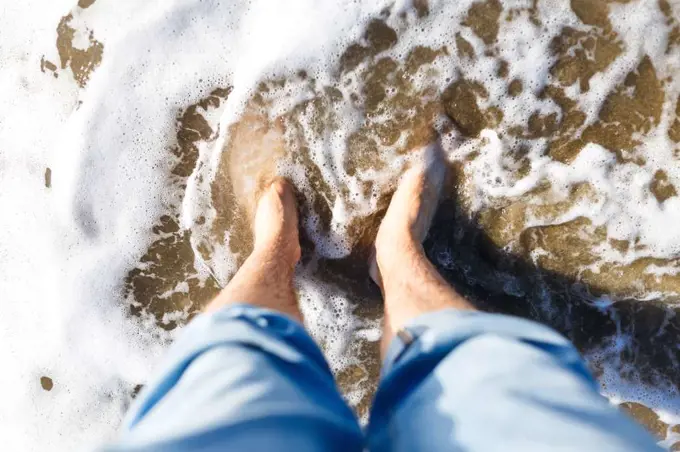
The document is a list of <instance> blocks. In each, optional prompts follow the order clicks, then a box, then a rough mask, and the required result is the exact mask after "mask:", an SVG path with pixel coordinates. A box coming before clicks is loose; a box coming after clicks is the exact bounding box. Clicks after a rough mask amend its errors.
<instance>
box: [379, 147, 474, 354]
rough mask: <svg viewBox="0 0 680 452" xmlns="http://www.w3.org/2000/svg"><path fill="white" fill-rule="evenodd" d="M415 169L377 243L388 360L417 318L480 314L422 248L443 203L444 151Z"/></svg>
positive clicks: (433, 151) (435, 152)
mask: <svg viewBox="0 0 680 452" xmlns="http://www.w3.org/2000/svg"><path fill="white" fill-rule="evenodd" d="M426 152H428V153H429V154H430V155H429V162H427V163H425V164H421V165H419V166H416V167H413V168H411V169H409V170H408V171H407V172H406V174H404V177H403V178H402V181H401V183H400V184H399V187H398V188H397V191H396V192H395V193H394V196H393V197H392V201H391V202H390V206H389V208H388V210H387V213H386V214H385V218H384V220H383V222H382V224H381V225H380V229H379V231H378V236H377V238H376V243H375V247H376V255H375V258H376V261H375V263H374V266H373V269H374V270H373V274H372V276H373V278H374V279H375V280H376V282H377V283H378V284H379V285H380V288H381V290H382V293H383V297H384V300H385V321H384V331H383V340H382V352H383V355H384V354H385V352H386V351H387V346H388V345H389V343H390V342H391V341H392V338H393V337H394V335H395V334H396V333H397V332H398V331H399V330H400V329H401V328H402V327H403V326H404V325H405V324H406V323H408V322H409V321H410V320H411V319H414V318H416V317H418V316H419V315H421V314H425V313H428V312H434V311H439V310H442V309H447V308H457V309H466V310H474V309H475V308H474V306H473V305H472V304H471V303H470V302H469V301H467V300H466V299H465V298H463V297H462V296H461V295H459V294H458V293H457V292H456V291H455V290H454V289H453V288H452V287H451V286H450V285H449V284H448V283H447V282H446V281H445V280H444V279H443V278H442V277H441V276H440V274H439V272H438V271H437V269H436V268H435V267H434V266H433V265H432V263H430V261H429V260H428V259H427V256H426V255H425V252H424V250H423V247H422V244H421V243H422V241H423V240H424V239H425V236H426V235H427V230H428V229H429V227H430V223H431V221H432V217H433V215H434V213H435V211H436V207H437V204H438V200H439V192H440V187H441V184H442V181H443V178H444V173H445V169H444V168H445V165H446V163H445V162H444V161H443V159H442V158H441V156H440V155H438V153H440V152H441V151H440V150H439V149H438V148H435V147H432V148H430V149H428V150H427V151H426Z"/></svg>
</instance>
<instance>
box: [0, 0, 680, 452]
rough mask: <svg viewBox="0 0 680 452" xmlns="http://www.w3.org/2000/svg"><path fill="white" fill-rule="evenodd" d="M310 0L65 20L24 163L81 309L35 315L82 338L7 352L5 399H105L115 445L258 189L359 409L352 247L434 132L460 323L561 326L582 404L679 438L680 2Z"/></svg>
mask: <svg viewBox="0 0 680 452" xmlns="http://www.w3.org/2000/svg"><path fill="white" fill-rule="evenodd" d="M327 3H328V4H327V5H325V4H324V5H320V4H318V3H314V2H306V1H303V0H300V1H298V2H291V4H290V5H288V6H287V7H283V6H280V5H279V6H275V5H272V4H271V2H265V1H262V2H251V3H249V4H245V3H244V4H239V3H238V2H237V3H235V4H234V5H230V6H224V5H218V4H217V3H212V2H192V1H186V2H178V3H177V4H175V5H174V6H167V5H166V6H163V5H161V4H160V3H159V4H155V3H150V4H149V5H147V6H134V5H132V4H131V3H130V4H128V3H124V4H123V6H121V7H119V9H118V10H117V9H116V7H114V6H112V5H111V4H110V3H109V2H107V1H105V0H97V1H92V0H89V1H86V0H81V1H80V2H79V3H78V4H77V5H68V6H64V10H63V12H61V13H60V14H61V15H60V16H59V17H58V18H56V19H57V20H55V21H54V24H53V28H54V30H56V34H54V36H53V37H54V39H52V41H51V42H48V39H47V37H49V36H50V34H49V33H45V36H46V37H45V39H44V40H45V43H44V45H43V43H42V41H40V42H39V44H36V45H35V46H34V47H35V48H37V49H40V50H41V52H42V53H40V54H39V55H37V54H36V55H37V56H36V61H37V62H35V65H34V66H31V68H32V69H31V70H33V71H34V72H36V73H37V74H38V75H39V78H36V79H35V80H33V79H32V78H31V79H30V80H29V85H30V86H33V85H31V84H35V86H38V85H39V86H42V87H43V88H42V89H43V90H52V91H53V92H54V93H57V94H53V95H52V98H51V102H53V103H54V104H55V105H60V108H61V110H60V111H62V114H61V116H60V117H59V121H57V120H55V124H64V127H65V129H64V131H63V132H61V131H60V133H63V135H60V136H62V137H63V138H64V139H65V142H64V144H62V145H60V146H59V147H58V151H59V152H60V154H59V155H58V156H55V154H49V155H46V156H43V157H44V158H42V160H41V158H37V157H36V158H35V159H34V161H33V162H32V163H31V165H34V166H35V167H36V168H38V167H39V170H38V169H36V170H35V172H36V174H38V176H36V177H37V179H36V180H37V182H34V184H35V185H36V187H39V188H40V189H41V190H45V191H46V192H48V193H49V196H53V197H54V198H53V199H54V200H53V201H50V202H53V204H54V205H56V206H57V208H55V212H56V213H55V217H54V218H51V220H50V221H51V222H52V223H57V224H59V225H60V227H61V228H62V229H63V230H72V231H71V232H68V233H66V232H64V236H63V237H62V236H60V238H59V240H58V243H59V246H58V247H56V249H55V251H53V252H52V253H51V256H52V258H51V259H52V260H51V261H49V262H51V263H53V264H54V265H59V264H60V263H61V262H69V263H68V264H64V267H63V275H62V276H63V277H64V278H65V280H66V281H67V282H66V283H64V285H63V287H67V289H68V290H67V291H66V293H67V294H70V295H73V294H80V293H81V292H82V291H83V290H85V293H87V294H89V295H91V296H96V297H99V298H98V300H99V301H98V303H96V306H95V307H94V308H92V312H93V313H92V314H88V315H89V317H85V316H83V315H81V314H79V309H81V308H82V306H89V304H88V302H87V300H86V299H85V295H82V296H81V295H74V296H75V297H76V298H75V300H76V301H74V302H72V303H67V304H65V305H64V306H66V308H65V311H64V312H65V314H62V315H59V316H58V318H54V319H53V320H51V319H50V318H47V319H45V320H44V321H45V322H46V323H47V324H51V323H54V324H57V325H60V326H59V327H58V328H57V327H55V328H57V330H59V334H62V335H63V336H67V337H76V338H83V337H84V333H82V332H81V331H80V330H82V328H80V327H79V325H82V322H85V321H86V320H87V319H90V318H94V319H96V320H95V321H93V322H94V323H92V325H91V326H88V328H87V329H86V330H87V335H88V337H90V338H94V339H93V342H94V343H96V345H93V346H92V347H93V350H90V351H89V352H88V353H83V352H82V350H80V349H79V348H78V347H81V346H80V345H79V346H76V347H75V348H73V345H72V344H73V342H69V341H64V342H63V343H61V342H60V343H59V344H60V345H59V346H58V347H57V346H55V348H54V349H53V350H52V349H51V350H50V351H49V352H46V353H44V354H43V355H44V356H43V355H40V356H37V357H36V358H35V359H36V360H39V359H42V360H43V361H44V362H49V365H47V364H43V363H42V362H40V363H37V364H36V363H32V362H28V363H26V362H22V363H21V364H20V365H21V366H23V368H22V369H24V368H25V369H26V371H25V372H24V373H22V374H21V375H34V374H35V373H36V372H38V374H35V375H36V376H35V378H34V380H35V385H36V388H35V391H33V392H30V391H29V392H28V393H27V394H26V395H25V397H24V400H18V401H17V404H18V406H19V405H21V404H23V405H21V406H28V405H30V408H27V409H25V410H24V411H23V412H26V413H29V415H30V416H33V418H32V419H35V413H40V412H42V411H44V410H47V409H49V410H50V413H55V412H57V411H58V410H59V406H62V405H64V404H67V403H74V404H75V405H76V406H80V405H78V404H79V403H80V404H83V406H87V407H88V408H92V407H94V408H97V409H99V408H101V407H102V406H106V407H109V408H107V410H105V414H102V415H101V416H100V417H99V418H98V419H97V420H96V421H91V422H97V423H98V424H97V425H98V426H100V429H99V430H97V431H101V432H102V433H101V434H100V437H101V438H105V437H106V435H109V434H110V432H112V431H114V430H115V427H116V424H117V422H118V420H119V418H120V414H121V413H122V411H123V410H124V408H125V406H126V404H127V403H129V400H130V398H131V397H132V396H133V394H135V393H136V392H137V391H138V390H139V385H141V384H143V383H144V379H145V378H146V377H147V376H148V374H149V372H150V369H151V368H152V366H151V365H150V364H149V363H153V362H156V361H157V359H158V356H159V355H160V354H161V350H162V349H163V347H165V346H166V345H167V343H169V341H171V340H172V338H173V337H174V335H175V334H176V333H177V332H178V331H179V330H181V326H182V325H184V324H185V323H186V322H187V321H188V320H190V319H191V317H192V316H193V315H195V314H196V313H197V312H199V311H200V309H201V307H202V306H203V305H205V303H207V302H208V301H210V299H211V298H212V297H213V296H214V295H215V294H216V293H217V292H218V291H219V288H220V287H223V286H224V285H225V284H227V283H228V281H229V279H230V277H231V276H232V275H233V274H234V272H235V271H236V270H237V269H238V267H239V265H240V264H241V263H242V262H243V260H244V259H245V258H246V257H247V255H248V253H249V252H250V250H251V247H252V237H251V234H250V231H249V226H248V218H249V216H250V209H252V204H253V202H254V196H255V193H256V192H257V190H258V188H259V185H258V183H259V181H261V180H262V179H266V178H267V177H271V176H273V175H275V174H280V175H284V176H286V177H288V178H290V179H291V180H292V181H293V182H294V184H295V186H296V188H297V190H298V197H299V201H300V210H301V220H302V226H301V227H302V241H303V257H302V261H301V263H300V265H299V267H298V271H297V272H298V294H299V299H300V302H301V304H302V308H303V311H304V313H305V316H306V321H307V324H308V328H309V329H310V331H311V332H312V334H313V336H314V337H315V339H316V340H317V341H318V342H319V343H320V344H321V345H322V347H323V349H324V351H325V353H326V355H327V357H328V358H329V361H330V363H331V366H332V368H333V370H334V371H335V372H336V376H337V380H338V382H339V384H340V386H341V388H342V389H343V392H344V394H345V395H346V397H347V399H348V400H349V401H350V403H351V404H352V405H353V406H354V407H355V409H356V411H357V412H358V413H359V415H361V416H363V417H365V416H366V415H367V412H368V407H369V406H370V400H371V396H372V393H373V391H374V390H375V384H376V381H377V377H378V373H379V358H378V339H379V336H380V320H381V316H382V307H381V300H380V294H379V292H378V290H377V289H376V287H375V286H374V285H373V284H372V283H371V282H370V280H369V278H368V272H367V260H368V257H369V255H370V250H371V244H372V241H373V238H374V236H375V232H376V229H377V226H378V224H379V222H380V218H381V215H382V214H383V213H384V211H385V208H386V206H387V203H388V202H389V198H390V195H391V193H392V191H393V190H394V187H395V184H396V182H397V181H398V178H399V175H400V174H401V173H402V172H403V170H404V168H405V167H406V166H407V165H408V162H409V161H411V160H413V159H418V158H420V154H419V152H418V151H419V149H420V148H421V147H423V146H424V145H427V144H428V143H431V142H433V141H439V142H440V143H441V146H442V148H443V149H444V151H445V153H446V155H447V156H448V165H449V166H450V171H449V173H450V175H449V178H448V180H447V184H446V189H445V196H444V200H443V201H442V203H441V205H440V207H439V211H438V213H437V216H436V218H435V222H434V225H433V227H432V230H431V231H430V234H429V236H428V238H427V240H426V242H425V248H426V251H427V253H428V256H429V257H430V259H431V260H432V261H433V262H434V263H435V264H436V265H437V267H438V269H439V270H440V272H441V273H442V274H443V275H444V276H445V278H446V279H447V280H448V281H449V282H450V283H451V284H452V285H454V286H455V287H456V288H458V289H459V290H460V291H461V292H462V293H464V294H465V295H466V296H468V297H469V298H470V299H472V300H473V301H474V302H475V303H476V304H478V306H479V307H480V308H482V309H485V310H489V311H493V312H504V313H510V314H514V315H519V316H523V317H528V318H532V319H535V320H538V321H540V322H543V323H546V324H548V325H551V326H553V327H554V328H556V329H557V330H559V331H560V332H562V333H563V334H565V335H566V336H568V337H569V338H570V339H571V340H572V341H573V342H574V343H575V344H576V346H577V347H578V348H579V349H580V350H581V352H582V353H583V354H584V355H585V356H586V358H587V360H588V363H589V365H590V367H591V369H592V371H593V372H594V374H595V375H596V376H597V377H598V379H599V381H600V383H601V385H602V391H603V394H605V395H606V396H608V397H609V398H610V400H612V402H613V403H616V404H620V405H621V409H623V410H625V411H626V412H628V413H629V414H630V415H632V416H633V417H635V418H636V419H637V420H638V421H639V422H641V423H642V424H643V425H645V426H646V427H647V428H648V429H649V430H650V431H651V432H653V433H654V435H656V437H657V438H658V440H659V441H660V444H662V445H664V446H665V447H668V448H671V450H680V424H679V422H680V420H679V419H680V377H678V375H680V352H679V350H680V317H678V316H677V314H678V309H679V307H680V229H678V228H676V227H675V225H677V224H678V221H680V197H679V196H678V191H677V190H678V189H680V80H677V78H676V77H675V74H677V73H678V69H680V2H676V1H671V0H637V1H636V0H618V1H607V0H571V1H569V0H559V1H558V0H515V1H501V0H481V1H472V0H460V1H456V2H445V1H441V2H436V1H429V2H428V1H427V0H413V1H397V2H389V1H385V2H366V4H362V3H361V2H357V3H352V4H349V5H345V4H343V3H342V2H338V3H337V4H336V3H334V2H327ZM368 3H371V4H370V5H369V4H368ZM64 4H65V5H66V2H64ZM55 10H56V7H55ZM55 12H56V11H55ZM296 21H298V22H299V23H297V22H296ZM45 22H46V23H47V20H45ZM116 24H118V25H116ZM45 27H47V28H49V27H48V26H47V25H45ZM31 52H33V53H35V52H36V50H35V49H32V50H31ZM0 56H2V54H0ZM17 61H19V60H17ZM31 64H32V63H31ZM27 67H28V66H27ZM17 71H18V70H17ZM17 73H19V72H17ZM17 80H18V78H17ZM17 83H18V82H17ZM29 91H30V90H29V89H27V91H26V92H27V93H29ZM41 95H43V96H45V94H41ZM26 96H27V97H26V99H28V98H29V97H28V94H26ZM2 119H3V117H2V116H0V121H2ZM6 120H7V121H8V123H9V119H8V118H6ZM0 124H2V122H0ZM54 128H55V129H59V127H57V126H54ZM46 133H47V132H46ZM53 135H54V136H58V135H57V134H56V132H55V133H54V134H53ZM0 136H1V135H0ZM50 136H52V135H50ZM29 141H30V140H29ZM1 152H2V150H0V156H2V154H1ZM3 162H4V160H0V175H2V174H4V169H3V166H2V164H3ZM0 180H1V178H0ZM17 186H21V183H20V182H17ZM3 200H4V199H3V198H0V205H2V206H4V205H5V204H2V201H3ZM17 221H18V220H17ZM15 223H16V222H15ZM15 223H13V224H15ZM52 223H48V224H52ZM8 224H9V223H8ZM16 234H19V233H18V232H17V233H16ZM1 244H2V245H3V246H4V242H2V243H1ZM7 249H9V242H7ZM2 250H3V248H0V251H2ZM1 256H2V254H0V259H1ZM111 256H118V257H114V258H112V257H111ZM120 256H123V257H120ZM110 259H113V261H111V260H110ZM110 262H113V263H110ZM83 276H88V277H89V278H90V279H89V281H90V282H87V283H86V282H83ZM23 281H25V279H24V280H23ZM74 281H77V283H76V282H74ZM3 282H6V281H3ZM19 282H21V281H19ZM7 286H8V287H10V288H12V287H15V286H16V287H19V283H16V285H15V286H11V284H10V283H9V282H7ZM83 287H85V289H83ZM19 293H24V292H21V290H20V288H17V289H14V290H10V294H19ZM79 296H81V298H78V297H79ZM17 297H18V296H17ZM17 299H19V298H17ZM64 303H66V302H64ZM79 303H80V304H79ZM31 309H34V310H35V311H36V312H37V311H40V309H41V308H40V306H38V305H31ZM89 309H90V308H89V307H88V312H89ZM112 313H115V315H114V317H113V318H115V321H113V320H110V319H109V320H102V318H103V317H106V316H107V315H113V314H112ZM79 322H81V323H79ZM62 325H67V326H62ZM64 331H66V332H67V333H63V332H64ZM55 334H57V333H55ZM21 337H22V336H21V333H19V332H17V333H15V334H14V336H13V337H12V338H13V339H14V340H18V339H19V338H21ZM59 337H61V336H59ZM106 337H108V339H111V338H123V339H121V341H122V343H125V344H127V345H125V346H121V345H113V341H111V340H108V339H107V338H106ZM59 347H61V348H59ZM67 348H68V349H69V350H72V349H73V350H76V352H71V351H69V352H68V353H66V352H63V351H61V350H62V349H64V350H65V349H67ZM100 353H111V354H112V355H114V356H115V358H110V359H108V361H107V360H104V359H102V358H101V357H100V356H99V354H100ZM64 356H66V357H65V358H64ZM57 357H61V358H62V359H61V360H60V359H57ZM28 361H30V360H28ZM146 361H148V362H146ZM142 362H144V363H143V364H142ZM82 363H85V364H82ZM81 364H82V365H84V366H85V367H84V368H85V369H90V368H96V370H97V371H96V372H95V373H94V374H92V375H93V376H92V377H91V378H90V379H89V380H88V384H87V385H85V386H83V385H82V384H81V383H79V382H82V381H85V380H86V379H85V377H84V376H83V375H81V373H79V371H74V370H68V369H66V368H67V367H68V366H77V365H81ZM88 366H89V367H88ZM36 369H38V370H36ZM22 372H23V371H22ZM82 372H85V370H83V371H82ZM30 378H33V377H32V376H31V377H30ZM62 386H66V387H69V388H71V389H72V390H73V394H72V395H69V396H66V395H64V394H63V393H60V392H59V391H61V387H62ZM48 388H49V389H48ZM45 394H48V395H54V397H55V398H54V399H46V398H45ZM26 400H28V402H26ZM45 407H49V408H45ZM94 408H92V409H94ZM31 410H33V411H31ZM30 416H29V417H30ZM26 422H29V421H26ZM30 422H34V421H30ZM41 422H43V424H48V425H49V426H50V428H49V432H50V434H53V435H56V434H57V433H59V432H61V431H63V429H64V428H66V427H63V426H64V425H67V424H68V422H69V420H68V419H66V418H65V417H64V416H60V415H58V414H54V415H53V416H51V417H48V418H47V419H45V420H43V421H41ZM76 422H81V421H76ZM21 432H22V433H21V434H24V435H28V434H29V433H28V432H30V429H23V430H21ZM55 437H56V436H55ZM96 440H97V439H96V438H94V437H92V438H91V439H89V441H92V442H96ZM17 441H18V443H22V444H28V445H29V447H28V448H37V447H38V446H36V444H38V442H34V443H31V441H30V440H27V439H26V438H25V437H22V438H19V439H17ZM50 441H51V439H44V440H43V443H47V444H50ZM54 441H56V442H55V443H54V444H59V445H60V446H59V447H63V448H67V446H66V444H67V443H66V442H64V443H63V445H62V443H61V442H60V440H59V441H57V440H54ZM672 448H675V449H672Z"/></svg>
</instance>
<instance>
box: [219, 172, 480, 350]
mask: <svg viewBox="0 0 680 452" xmlns="http://www.w3.org/2000/svg"><path fill="white" fill-rule="evenodd" d="M435 179H436V177H435ZM437 180H439V179H437ZM436 183H437V182H433V176H432V174H431V171H428V169H427V167H426V165H417V166H414V167H412V168H411V169H409V170H408V171H406V173H405V174H404V176H403V177H402V179H401V181H400V183H399V186H398V188H397V190H396V192H395V193H394V195H393V197H392V200H391V202H390V206H389V208H388V210H387V213H386V215H385V218H384V219H383V221H382V223H381V225H380V228H379V230H378V234H377V237H376V241H375V256H374V260H373V262H371V264H372V265H371V267H372V268H371V276H372V277H373V279H374V281H376V283H377V284H378V285H379V287H380V289H381V292H382V294H383V298H384V301H385V317H384V325H383V337H382V342H381V350H382V353H383V355H384V353H385V351H386V350H387V346H388V345H389V343H390V342H391V341H392V339H393V338H394V336H395V335H396V334H397V332H398V331H399V330H400V329H401V328H402V327H404V326H405V325H406V324H408V322H409V321H410V320H412V319H414V318H416V317H418V316H419V315H421V314H425V313H429V312H436V311H440V310H443V309H449V308H455V309H461V310H474V307H473V306H472V304H470V302H468V301H467V300H466V299H465V298H463V297H462V296H460V295H459V294H458V293H457V292H456V291H455V290H454V289H453V288H452V287H451V286H450V285H449V284H448V283H447V282H446V281H445V280H444V279H443V278H442V277H441V276H440V275H439V272H437V270H436V269H435V267H434V266H433V265H432V264H431V263H430V261H429V260H428V259H427V257H426V255H425V252H424V250H423V247H422V241H423V240H424V238H425V236H426V235H427V230H428V229H429V224H430V221H431V217H432V214H433V213H434V208H433V206H436V204H437V201H438V199H437V198H438V196H439V194H438V189H437V187H435V186H434V185H436ZM253 233H254V236H255V246H254V251H253V252H252V254H251V255H250V256H249V257H248V259H247V260H246V262H245V263H244V264H243V266H242V267H241V268H240V269H239V270H238V272H237V273H236V275H235V276H234V277H233V278H232V280H231V281H230V282H229V284H228V285H227V287H225V288H224V289H223V290H222V292H221V293H220V294H219V295H218V296H217V297H216V298H215V299H214V300H213V301H212V302H211V303H210V304H209V305H208V306H207V307H206V311H207V312H211V311H214V310H216V309H219V308H221V307H223V306H226V305H229V304H232V303H244V302H247V303H250V304H252V305H255V306H261V307H264V308H268V309H273V310H276V311H279V312H282V313H284V314H286V315H289V316H291V317H293V318H295V319H296V320H300V321H302V314H301V312H300V309H299V307H298V303H297V299H296V296H295V291H294V288H293V278H294V273H295V264H296V263H297V261H298V260H299V259H300V243H299V238H298V216H297V206H296V201H295V196H294V192H293V188H292V186H291V185H290V183H289V182H287V181H286V180H285V179H276V180H274V182H272V183H271V184H270V185H269V186H268V187H267V188H266V189H265V190H264V192H263V194H262V195H261V196H260V198H259V200H258V202H257V207H256V210H255V218H254V221H253Z"/></svg>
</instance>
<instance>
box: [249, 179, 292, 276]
mask: <svg viewBox="0 0 680 452" xmlns="http://www.w3.org/2000/svg"><path fill="white" fill-rule="evenodd" d="M253 236H254V239H255V246H254V251H253V253H267V252H275V253H276V254H277V255H279V256H280V257H281V258H283V259H284V260H286V261H287V262H290V263H291V264H292V265H293V266H294V265H295V264H296V263H297V261H298V260H300V240H299V237H298V212H297V202H296V200H295V192H294V191H293V187H292V186H291V184H290V182H288V181H287V180H286V179H284V178H276V179H274V181H273V182H272V183H271V184H270V185H269V187H267V188H266V189H265V190H264V192H263V193H262V194H261V195H260V198H259V199H258V201H257V207H256V209H255V218H254V220H253Z"/></svg>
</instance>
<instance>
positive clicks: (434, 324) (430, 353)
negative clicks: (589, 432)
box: [382, 309, 594, 384]
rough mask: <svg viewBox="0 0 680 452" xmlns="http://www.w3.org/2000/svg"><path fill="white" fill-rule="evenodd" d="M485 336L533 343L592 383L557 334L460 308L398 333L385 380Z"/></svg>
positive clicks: (418, 321)
mask: <svg viewBox="0 0 680 452" xmlns="http://www.w3.org/2000/svg"><path fill="white" fill-rule="evenodd" d="M484 334H492V335H496V336H503V337H507V338H512V339H514V340H518V341H521V342H525V343H530V344H533V345H535V346H537V347H540V348H542V349H544V350H546V351H547V352H549V353H550V354H551V355H553V356H554V357H555V358H556V359H558V360H559V361H561V362H562V363H564V364H565V365H567V366H573V365H576V367H577V368H579V370H581V373H582V374H583V376H584V377H586V378H587V379H589V380H592V377H591V376H590V373H589V372H588V370H587V369H586V367H585V365H584V364H583V363H582V358H581V356H580V355H579V353H578V351H577V350H576V349H575V348H574V346H573V345H572V344H571V342H569V341H568V340H567V339H566V338H565V337H564V336H562V335H561V334H559V333H558V332H557V331H555V330H553V329H551V328H549V327H547V326H545V325H542V324H540V323H538V322H534V321H532V320H527V319H523V318H520V317H514V316H509V315H504V314H490V313H485V312H480V311H467V310H466V311H463V310H459V309H445V310H442V311H436V312H430V313H427V314H423V315H420V316H418V317H416V318H415V319H413V320H411V321H410V322H408V323H407V324H406V325H405V326H404V327H403V328H402V329H401V330H399V331H398V332H397V334H396V335H395V337H394V338H393V339H392V341H391V343H390V345H389V347H388V350H387V353H386V355H385V359H384V360H383V366H382V378H383V379H384V378H385V377H386V376H387V375H388V374H389V373H390V372H392V371H393V370H395V369H396V368H398V367H400V366H401V365H403V364H404V363H405V362H407V361H410V360H418V361H426V362H428V363H430V365H431V366H434V365H436V363H437V362H439V360H441V359H442V358H444V357H445V356H446V355H447V354H448V353H449V352H451V351H452V350H453V349H455V348H456V347H457V346H459V345H461V344H462V343H463V342H465V341H466V340H468V339H471V338H473V337H476V336H479V335H484ZM593 384H594V382H593Z"/></svg>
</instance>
